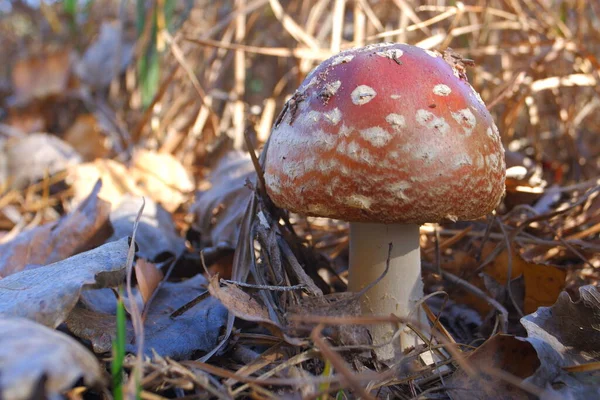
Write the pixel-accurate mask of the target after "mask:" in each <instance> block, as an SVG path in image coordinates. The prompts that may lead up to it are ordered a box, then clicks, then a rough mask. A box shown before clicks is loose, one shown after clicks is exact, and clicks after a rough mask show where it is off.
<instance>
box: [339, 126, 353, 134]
mask: <svg viewBox="0 0 600 400" xmlns="http://www.w3.org/2000/svg"><path fill="white" fill-rule="evenodd" d="M351 133H352V129H351V128H350V127H348V126H346V124H342V126H341V128H340V131H339V133H338V135H340V136H344V137H348V136H350V134H351Z"/></svg>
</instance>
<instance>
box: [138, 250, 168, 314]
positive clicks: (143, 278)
mask: <svg viewBox="0 0 600 400" xmlns="http://www.w3.org/2000/svg"><path fill="white" fill-rule="evenodd" d="M134 268H135V279H136V281H137V283H138V288H139V291H140V294H141V295H142V299H143V300H144V304H145V303H146V302H148V299H149V298H150V296H152V293H154V290H156V288H157V287H158V284H159V283H160V281H161V280H162V279H163V274H162V272H161V271H160V270H159V269H158V267H157V266H156V265H154V264H152V263H151V262H148V261H146V260H144V259H143V258H139V259H138V260H137V261H136V262H135V267H134Z"/></svg>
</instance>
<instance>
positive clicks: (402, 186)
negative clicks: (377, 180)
mask: <svg viewBox="0 0 600 400" xmlns="http://www.w3.org/2000/svg"><path fill="white" fill-rule="evenodd" d="M410 186H411V185H410V182H406V181H400V182H396V183H392V184H391V185H389V186H388V188H389V190H390V192H392V193H393V194H395V195H396V197H398V198H399V199H402V200H408V196H407V195H406V193H404V191H405V190H406V189H408V188H409V187H410Z"/></svg>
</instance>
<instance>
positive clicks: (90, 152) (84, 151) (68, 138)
mask: <svg viewBox="0 0 600 400" xmlns="http://www.w3.org/2000/svg"><path fill="white" fill-rule="evenodd" d="M63 138H64V140H65V142H67V143H69V144H70V145H71V146H73V148H74V149H75V150H76V151H77V152H78V153H79V154H80V155H81V157H82V158H83V160H85V161H93V160H95V159H96V158H102V157H106V156H107V155H108V153H109V151H110V149H109V148H108V146H107V142H108V139H107V135H106V133H105V132H103V129H102V127H101V125H100V123H99V122H98V120H97V119H96V117H95V116H94V115H93V114H81V115H79V116H77V119H76V120H75V122H73V125H71V126H70V127H69V129H68V130H67V132H66V133H65V135H64V137H63Z"/></svg>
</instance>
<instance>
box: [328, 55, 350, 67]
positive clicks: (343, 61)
mask: <svg viewBox="0 0 600 400" xmlns="http://www.w3.org/2000/svg"><path fill="white" fill-rule="evenodd" d="M353 58H354V56H353V55H352V54H348V55H341V56H338V57H336V58H334V59H333V61H332V62H331V66H332V67H335V66H336V65H339V64H346V63H349V62H350V61H352V59H353Z"/></svg>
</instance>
